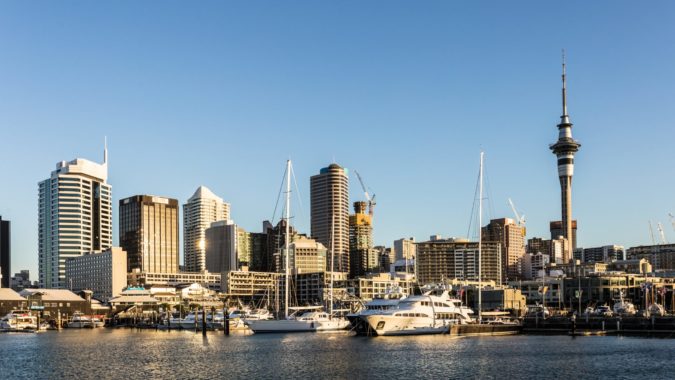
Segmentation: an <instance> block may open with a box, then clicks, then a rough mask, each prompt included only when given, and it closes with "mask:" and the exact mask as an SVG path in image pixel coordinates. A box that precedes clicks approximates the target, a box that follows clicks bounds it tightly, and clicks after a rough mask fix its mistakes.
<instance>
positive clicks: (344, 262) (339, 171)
mask: <svg viewBox="0 0 675 380" xmlns="http://www.w3.org/2000/svg"><path fill="white" fill-rule="evenodd" d="M310 202H311V230H312V231H311V235H312V237H313V238H314V239H316V240H317V241H318V242H319V243H321V244H323V245H324V246H326V247H330V246H331V232H332V233H333V235H334V242H335V244H334V246H333V247H332V248H333V250H334V254H335V268H333V269H334V271H338V272H349V176H348V171H347V169H346V168H343V167H341V166H340V165H338V164H330V165H329V166H328V167H325V168H323V169H321V171H320V172H319V174H317V175H314V176H312V177H311V178H310Z"/></svg>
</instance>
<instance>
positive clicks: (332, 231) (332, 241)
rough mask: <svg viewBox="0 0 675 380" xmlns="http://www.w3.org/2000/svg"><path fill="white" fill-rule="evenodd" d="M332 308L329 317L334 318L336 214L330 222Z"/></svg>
mask: <svg viewBox="0 0 675 380" xmlns="http://www.w3.org/2000/svg"><path fill="white" fill-rule="evenodd" d="M330 223H331V224H330V306H329V308H330V309H329V313H328V315H329V317H330V318H332V317H333V265H334V264H335V262H334V260H335V255H334V247H335V214H333V216H332V219H331V222H330Z"/></svg>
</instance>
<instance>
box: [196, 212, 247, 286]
mask: <svg viewBox="0 0 675 380" xmlns="http://www.w3.org/2000/svg"><path fill="white" fill-rule="evenodd" d="M205 236H206V270H208V271H209V272H212V273H221V272H230V271H233V270H239V269H240V268H241V267H242V266H246V265H248V263H249V260H250V257H251V252H250V241H249V240H250V238H249V233H247V232H246V231H245V230H244V229H243V228H241V227H239V226H237V225H236V224H234V222H232V221H231V220H221V221H218V222H214V223H211V227H209V228H207V229H206V232H205Z"/></svg>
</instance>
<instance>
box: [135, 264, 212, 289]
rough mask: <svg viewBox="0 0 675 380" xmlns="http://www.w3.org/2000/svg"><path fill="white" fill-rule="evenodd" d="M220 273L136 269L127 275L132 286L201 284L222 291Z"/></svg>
mask: <svg viewBox="0 0 675 380" xmlns="http://www.w3.org/2000/svg"><path fill="white" fill-rule="evenodd" d="M220 279H221V276H220V273H210V272H209V271H203V272H178V273H152V272H141V271H139V270H138V269H134V270H133V271H132V272H131V273H129V274H128V275H127V282H128V283H129V285H132V286H143V287H146V288H151V287H154V286H160V287H167V286H168V287H185V286H189V285H190V284H194V283H197V284H201V285H205V286H206V287H208V288H209V289H210V290H214V291H220Z"/></svg>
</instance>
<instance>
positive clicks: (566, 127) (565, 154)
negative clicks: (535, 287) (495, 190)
mask: <svg viewBox="0 0 675 380" xmlns="http://www.w3.org/2000/svg"><path fill="white" fill-rule="evenodd" d="M580 147H581V144H579V142H578V141H576V140H574V138H573V137H572V123H571V122H570V117H569V115H568V114H567V78H566V68H565V56H564V52H563V64H562V116H560V124H558V141H556V142H555V143H554V144H551V145H550V146H549V148H550V149H551V151H552V152H553V154H555V155H556V157H557V158H558V178H559V180H560V198H561V211H562V219H561V222H562V223H561V224H562V231H563V237H564V238H565V239H567V241H568V245H567V246H568V247H569V248H568V249H566V250H565V252H564V253H563V261H564V262H569V260H570V259H571V257H572V255H571V252H570V251H571V249H572V176H573V175H574V154H575V153H576V152H577V151H578V150H579V148H580Z"/></svg>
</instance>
